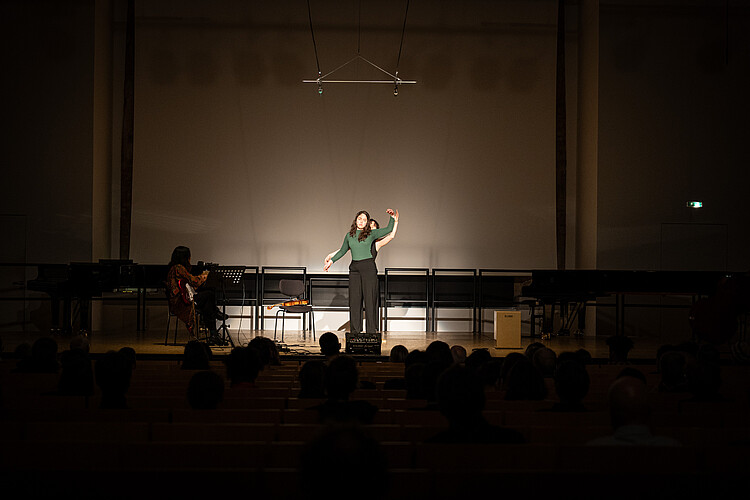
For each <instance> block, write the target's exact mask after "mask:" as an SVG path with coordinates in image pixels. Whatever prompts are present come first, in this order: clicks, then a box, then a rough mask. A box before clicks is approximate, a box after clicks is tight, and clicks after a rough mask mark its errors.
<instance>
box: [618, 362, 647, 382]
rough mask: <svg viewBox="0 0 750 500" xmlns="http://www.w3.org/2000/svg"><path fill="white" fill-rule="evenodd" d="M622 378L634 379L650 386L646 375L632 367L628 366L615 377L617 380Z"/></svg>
mask: <svg viewBox="0 0 750 500" xmlns="http://www.w3.org/2000/svg"><path fill="white" fill-rule="evenodd" d="M621 377H633V378H637V379H638V380H640V381H641V382H643V383H644V384H648V380H647V379H646V375H645V374H644V373H643V372H642V371H640V370H639V369H637V368H633V367H632V366H626V367H625V368H623V369H622V370H620V373H618V374H617V377H615V380H617V379H618V378H621Z"/></svg>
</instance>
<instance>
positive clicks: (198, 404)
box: [187, 370, 224, 410]
mask: <svg viewBox="0 0 750 500" xmlns="http://www.w3.org/2000/svg"><path fill="white" fill-rule="evenodd" d="M187 400H188V404H189V405H190V408H192V409H194V410H215V409H217V408H218V407H219V404H221V402H222V401H223V400H224V379H223V378H222V376H221V375H219V374H218V373H216V372H213V371H210V370H206V371H200V372H197V373H195V374H194V375H193V376H192V377H190V383H189V384H188V388H187Z"/></svg>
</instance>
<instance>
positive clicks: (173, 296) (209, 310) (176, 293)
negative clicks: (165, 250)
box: [167, 246, 222, 338]
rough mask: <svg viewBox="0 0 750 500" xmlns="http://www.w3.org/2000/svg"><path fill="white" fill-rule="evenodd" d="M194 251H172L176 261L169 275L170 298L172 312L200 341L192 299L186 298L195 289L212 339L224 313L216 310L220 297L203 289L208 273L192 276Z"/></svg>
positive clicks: (171, 265) (196, 302)
mask: <svg viewBox="0 0 750 500" xmlns="http://www.w3.org/2000/svg"><path fill="white" fill-rule="evenodd" d="M191 267H192V265H191V264H190V249H189V248H188V247H184V246H179V247H177V248H175V249H174V250H173V251H172V259H171V260H170V262H169V271H168V272H167V292H168V295H169V310H170V312H171V313H172V314H174V315H175V316H177V317H178V318H179V319H180V320H182V321H183V322H184V323H185V324H186V325H187V327H188V330H189V331H190V335H191V336H192V337H193V338H197V336H198V335H197V333H198V331H197V329H196V324H195V316H194V315H193V308H192V306H191V302H190V298H189V297H186V295H188V294H189V293H190V292H189V291H188V290H189V288H192V289H193V290H194V292H195V294H194V295H193V297H192V300H193V302H194V303H195V310H196V312H199V313H200V314H201V318H203V323H204V324H205V325H206V327H207V328H208V331H209V332H210V334H211V337H215V336H216V335H217V331H216V319H217V318H220V317H221V315H222V313H221V311H219V310H218V309H217V307H216V295H215V294H214V290H213V289H210V288H204V289H200V287H201V286H202V285H203V284H204V283H205V282H206V279H207V278H208V273H209V272H208V271H203V273H201V274H199V275H198V276H194V275H192V274H190V269H191Z"/></svg>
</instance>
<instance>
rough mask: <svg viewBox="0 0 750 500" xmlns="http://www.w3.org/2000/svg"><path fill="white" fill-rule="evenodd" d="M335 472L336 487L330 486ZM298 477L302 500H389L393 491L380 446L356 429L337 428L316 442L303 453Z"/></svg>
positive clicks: (326, 431)
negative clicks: (385, 499) (364, 478)
mask: <svg viewBox="0 0 750 500" xmlns="http://www.w3.org/2000/svg"><path fill="white" fill-rule="evenodd" d="M334 470H335V483H333V482H330V481H332V480H333V479H334V478H333V476H332V475H331V474H332V473H333V472H334ZM363 474H366V476H367V482H366V484H363V482H362V481H363ZM298 477H299V489H300V492H301V493H302V497H303V498H308V499H315V500H351V499H352V498H357V499H358V500H376V499H379V498H386V497H387V493H388V489H389V476H388V462H387V459H386V456H385V454H384V453H383V451H382V449H381V447H380V445H379V444H378V442H377V441H375V440H374V439H372V438H371V437H369V436H368V435H367V434H366V432H365V430H364V429H362V428H359V427H353V426H333V427H330V428H327V429H326V430H324V431H323V433H322V434H320V435H319V436H317V437H316V438H315V439H313V440H312V441H311V442H310V444H309V445H308V446H307V448H306V449H305V451H304V452H303V453H302V456H301V460H300V468H299V474H298Z"/></svg>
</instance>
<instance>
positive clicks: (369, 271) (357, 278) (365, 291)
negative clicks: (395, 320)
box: [323, 208, 398, 334]
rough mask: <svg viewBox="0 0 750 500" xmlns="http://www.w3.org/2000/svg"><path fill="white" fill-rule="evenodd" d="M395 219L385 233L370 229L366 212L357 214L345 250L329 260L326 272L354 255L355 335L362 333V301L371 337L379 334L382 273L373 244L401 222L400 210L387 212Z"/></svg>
mask: <svg viewBox="0 0 750 500" xmlns="http://www.w3.org/2000/svg"><path fill="white" fill-rule="evenodd" d="M386 212H387V213H388V215H390V216H391V218H390V221H389V222H388V225H387V226H386V227H384V228H381V229H371V228H370V214H368V213H367V212H366V211H364V210H360V211H359V212H357V215H356V217H355V218H354V222H352V227H351V228H350V229H349V232H348V233H347V234H346V236H344V242H343V243H342V244H341V248H340V249H339V251H338V252H336V254H335V255H333V257H331V256H328V257H326V260H325V266H324V267H323V269H324V270H326V271H328V269H329V268H330V267H331V265H332V264H333V263H334V262H336V261H337V260H339V259H340V258H341V257H343V256H344V254H346V252H347V251H349V250H351V252H352V262H351V264H349V324H350V325H351V332H352V333H360V332H361V331H362V301H363V300H364V303H365V313H366V316H367V329H366V331H367V333H369V334H374V333H376V332H377V322H376V318H377V316H378V315H377V311H376V308H377V304H378V270H377V268H376V267H375V259H374V258H373V256H372V252H371V247H372V243H373V242H374V241H375V240H377V239H379V238H382V237H383V236H385V235H387V234H388V233H390V232H391V231H392V230H393V226H394V225H395V224H396V223H397V222H398V210H392V209H390V208H389V209H388V210H386Z"/></svg>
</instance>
